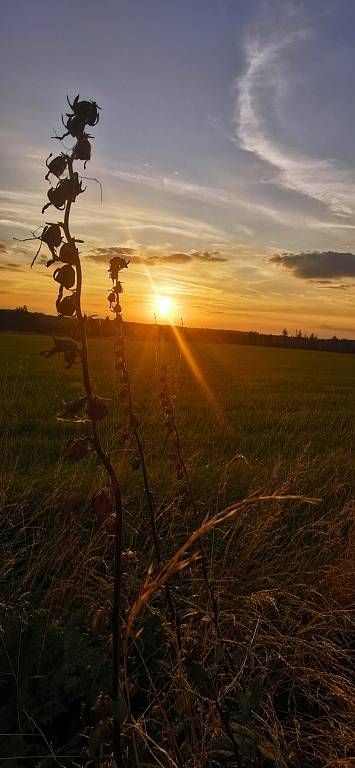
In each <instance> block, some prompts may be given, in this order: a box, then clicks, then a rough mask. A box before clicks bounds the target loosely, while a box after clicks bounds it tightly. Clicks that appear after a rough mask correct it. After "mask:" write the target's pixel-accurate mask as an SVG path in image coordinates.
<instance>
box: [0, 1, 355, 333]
mask: <svg viewBox="0 0 355 768" xmlns="http://www.w3.org/2000/svg"><path fill="white" fill-rule="evenodd" d="M354 31H355V4H354V3H353V2H350V1H349V0H340V1H339V2H337V3H335V2H333V1H332V2H331V1H330V0H323V2H318V0H314V1H309V2H307V3H304V4H303V3H302V2H277V1H274V0H269V2H258V1H255V2H249V3H245V2H238V1H236V0H208V2H206V0H193V2H191V0H190V2H187V0H180V1H179V2H177V1H174V2H173V1H172V0H165V1H164V2H163V1H162V0H149V1H148V0H139V1H138V0H131V1H130V2H128V1H126V0H124V1H123V0H122V1H119V0H116V1H115V2H114V0H103V1H102V2H101V3H97V2H92V0H86V2H84V1H83V0H76V2H70V3H69V2H67V0H64V2H61V3H60V4H59V3H58V4H55V3H49V2H48V1H47V2H42V0H31V1H29V0H27V1H26V2H25V0H11V2H10V0H3V3H2V31H1V45H0V63H1V71H2V73H3V75H4V76H3V78H2V84H1V105H2V109H1V113H2V120H1V133H0V140H1V171H2V173H1V179H2V181H1V191H0V238H1V244H0V256H1V262H0V266H1V273H0V274H1V289H0V290H1V293H0V301H1V304H2V306H14V305H15V304H22V303H27V304H28V305H29V307H30V308H31V309H34V310H39V309H40V310H44V311H53V305H54V299H55V296H54V293H55V291H54V287H53V284H52V283H51V282H50V281H49V280H48V272H47V271H46V269H45V267H43V265H39V266H38V267H37V269H36V272H34V270H32V271H30V270H29V269H28V266H27V265H28V263H29V260H30V251H29V249H28V246H27V245H26V244H24V245H23V246H22V245H20V244H16V243H14V241H13V240H12V237H13V236H17V237H21V236H23V237H25V236H26V233H27V231H28V229H29V228H34V227H37V226H39V224H40V223H41V221H42V217H41V213H40V209H41V207H42V204H43V202H44V200H45V197H46V191H47V187H46V182H45V181H44V178H43V176H44V174H43V161H44V159H45V157H46V156H47V155H48V154H49V152H50V151H51V150H53V149H54V146H53V145H54V144H55V143H54V142H51V140H50V136H51V135H53V132H54V131H56V130H58V131H59V130H60V121H59V120H60V114H61V113H62V112H63V111H65V95H66V93H69V94H70V95H75V94H76V93H77V92H80V94H81V95H82V96H83V97H85V98H93V99H96V100H97V101H98V103H99V104H100V106H101V107H102V112H101V119H100V123H99V124H98V126H96V127H95V129H94V130H93V134H94V135H95V142H93V156H92V161H91V163H90V165H89V166H88V168H87V175H89V176H91V175H92V176H95V177H98V178H99V179H100V180H101V182H102V184H103V189H104V197H103V204H102V205H100V202H99V195H98V188H97V185H95V184H94V183H93V182H88V191H87V193H86V195H85V199H84V197H82V198H79V199H78V201H77V203H76V205H75V213H74V216H73V225H74V230H75V232H76V233H77V235H78V236H82V237H83V238H84V239H85V246H84V247H83V259H84V261H85V263H86V268H85V275H86V277H85V292H86V293H85V295H86V299H87V306H88V311H92V312H98V313H99V314H100V315H103V314H105V313H106V305H105V297H106V291H105V288H106V285H107V281H106V278H105V259H106V254H107V253H108V252H109V251H108V249H109V248H111V249H113V248H119V247H129V248H131V249H132V254H133V258H132V264H131V265H130V268H129V270H128V273H127V276H126V279H125V306H126V314H127V316H128V317H129V318H130V319H139V320H147V321H150V320H151V317H152V312H153V309H154V295H155V294H160V293H163V294H164V295H165V294H167V295H169V296H171V298H172V299H173V301H174V311H175V314H176V316H177V317H180V316H181V315H183V317H184V319H185V322H186V324H198V325H204V326H213V327H230V328H241V329H248V328H255V329H257V330H274V331H279V330H281V329H282V328H283V327H284V326H285V325H286V326H288V327H289V328H290V330H293V329H294V328H296V327H297V328H299V327H301V328H303V329H304V330H305V331H309V332H311V331H314V332H317V333H319V334H320V335H328V334H332V333H337V334H338V335H351V334H354V333H355V320H354V316H353V304H354V296H353V294H354V288H353V285H354V274H355V266H354V264H355V256H354V257H353V256H352V254H353V253H355V217H354V213H355V152H354V150H355V147H354V143H355V139H354V125H355V105H354V87H355V82H354V76H353V73H354V72H355V49H354V45H353V36H354ZM58 145H59V143H58ZM55 148H57V147H56V146H55ZM53 215H54V220H56V216H55V212H54V214H51V218H52V220H53ZM47 218H48V216H47ZM45 219H46V217H45ZM110 252H111V253H112V251H110ZM304 252H306V255H305V254H304ZM349 253H350V254H351V255H350V257H349V256H347V255H346V254H349ZM308 254H309V255H308ZM344 255H345V258H344ZM290 256H292V258H290Z"/></svg>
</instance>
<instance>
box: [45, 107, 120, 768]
mask: <svg viewBox="0 0 355 768" xmlns="http://www.w3.org/2000/svg"><path fill="white" fill-rule="evenodd" d="M68 103H69V106H70V108H71V110H72V112H71V113H69V114H67V116H66V118H67V119H66V120H65V121H63V122H64V125H65V128H66V129H67V130H66V133H65V134H64V135H63V136H62V137H60V138H61V139H62V138H64V137H65V136H69V135H70V136H72V137H73V138H75V139H76V143H75V145H74V147H73V148H72V150H71V151H69V152H62V153H61V154H59V155H58V156H56V157H54V158H53V159H51V158H52V155H49V157H48V158H47V161H46V165H47V168H48V172H47V174H46V177H45V178H46V179H48V180H49V179H50V177H51V176H55V177H56V178H58V179H59V181H58V183H57V185H56V186H55V187H51V188H50V189H49V190H48V193H47V197H48V201H49V202H48V203H46V204H45V205H44V206H43V209H42V213H43V212H44V211H45V210H46V209H47V208H49V207H50V206H51V205H53V206H54V207H55V208H57V210H62V211H64V220H63V221H59V222H49V223H47V224H46V225H45V227H44V228H43V230H42V233H41V235H40V236H39V237H38V238H37V239H39V240H40V245H39V249H38V251H37V253H36V255H35V257H34V259H33V262H32V265H33V263H34V262H35V260H36V258H37V256H38V253H39V251H40V249H41V247H42V245H43V243H44V244H45V245H46V246H47V247H48V249H49V251H50V254H51V258H50V259H49V260H48V262H47V267H50V266H51V265H53V264H55V265H56V269H55V271H54V274H53V278H54V280H55V282H56V283H58V284H59V290H58V297H57V300H56V309H57V313H58V315H60V316H61V317H73V318H75V319H76V323H77V326H78V336H79V338H80V345H81V346H80V348H79V346H78V345H77V343H76V342H75V341H73V340H71V339H58V338H54V345H53V348H52V349H51V350H49V351H48V352H46V353H44V354H45V356H46V357H51V356H52V355H55V354H63V356H64V359H65V362H66V364H67V366H66V367H67V368H70V367H71V365H73V363H74V362H75V360H76V358H79V359H80V361H81V367H82V379H83V386H84V390H85V395H83V396H82V397H79V398H78V399H76V400H73V401H70V402H68V403H65V405H64V411H63V413H61V414H60V416H61V417H63V416H69V417H76V416H78V415H79V414H81V415H82V414H85V417H86V420H87V422H88V423H90V424H91V429H90V432H89V433H88V434H87V435H85V436H82V437H80V438H77V439H75V440H73V441H71V442H70V443H69V445H68V446H67V447H66V449H65V452H64V457H65V458H66V459H69V460H71V461H80V460H81V459H83V458H84V457H85V456H86V455H87V454H88V453H89V452H92V451H94V452H95V453H96V455H97V457H98V459H99V461H100V462H101V464H102V466H103V468H104V469H105V470H106V473H107V476H108V481H109V490H108V489H106V488H103V489H101V490H99V491H97V492H96V493H95V494H94V495H93V498H92V504H93V507H94V508H95V509H96V510H97V509H98V508H99V510H102V508H103V506H104V507H105V512H106V513H107V512H108V509H109V508H111V509H113V510H114V514H115V531H114V540H115V546H114V549H115V551H114V594H113V607H112V693H111V698H110V697H108V698H109V700H110V701H112V699H113V705H114V706H111V705H110V706H109V707H106V708H105V707H102V706H101V709H100V712H101V714H102V717H100V718H99V720H98V722H99V725H98V726H97V729H101V731H102V735H103V739H107V738H108V737H110V733H111V731H112V726H111V723H112V720H113V733H112V739H113V747H114V756H115V760H116V763H117V765H118V766H119V768H121V766H123V765H124V760H123V751H122V744H121V730H122V729H121V722H120V720H121V717H120V714H119V709H120V708H119V706H118V702H119V699H120V693H119V691H120V676H121V625H122V608H121V604H122V595H121V591H122V589H121V586H122V584H121V574H122V568H121V563H122V522H123V521H122V497H121V491H120V485H119V480H118V476H117V473H116V470H115V468H114V466H113V464H112V462H111V459H110V456H109V454H108V453H107V451H106V450H105V448H104V447H103V445H102V441H101V436H100V422H101V421H103V420H104V419H105V418H106V416H107V414H108V408H107V405H106V403H105V401H104V400H103V399H102V398H101V397H100V396H99V395H97V394H96V393H95V392H94V390H93V386H92V382H91V378H90V372H89V360H88V347H87V339H86V325H87V316H86V315H85V313H84V312H83V310H82V266H81V260H80V253H79V250H78V247H77V244H78V243H82V242H83V241H82V240H78V239H77V238H76V237H74V236H73V235H72V234H71V231H70V213H71V208H72V205H73V203H74V202H75V200H76V198H77V197H78V196H79V195H81V194H82V193H83V192H85V188H83V186H82V182H81V180H80V176H79V173H78V172H77V171H75V170H74V162H75V161H77V160H81V161H84V163H85V164H86V163H87V161H88V160H90V157H91V145H90V141H89V139H91V138H93V137H92V136H90V135H89V134H87V133H86V131H85V129H86V127H87V126H94V125H96V124H97V122H98V120H99V112H98V110H99V107H98V106H97V104H96V102H94V101H80V99H79V95H78V96H76V97H75V99H74V101H73V103H72V104H71V103H70V101H69V99H68ZM55 138H59V137H55ZM33 234H34V233H33ZM34 237H36V235H35V234H34ZM32 265H31V266H32ZM57 265H61V266H57ZM84 420H85V419H84ZM105 701H106V699H105ZM101 704H102V702H101ZM104 710H105V711H104ZM95 738H96V741H97V743H98V744H99V743H100V738H101V737H100V732H99V730H97V732H96V737H95V731H94V734H93V736H92V743H94V742H95ZM110 738H111V737H110Z"/></svg>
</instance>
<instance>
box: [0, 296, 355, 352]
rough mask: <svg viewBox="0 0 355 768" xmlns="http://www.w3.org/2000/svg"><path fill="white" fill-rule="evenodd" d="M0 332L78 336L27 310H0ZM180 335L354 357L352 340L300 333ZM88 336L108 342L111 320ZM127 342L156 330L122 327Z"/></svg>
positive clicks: (72, 328) (62, 323)
mask: <svg viewBox="0 0 355 768" xmlns="http://www.w3.org/2000/svg"><path fill="white" fill-rule="evenodd" d="M0 331H14V332H18V333H23V332H26V333H44V334H57V335H63V334H68V335H70V336H71V337H72V338H75V337H77V336H78V331H77V328H76V324H75V320H73V318H70V317H58V316H53V315H45V314H43V313H41V312H29V311H28V309H27V307H18V308H17V309H0ZM158 332H159V334H160V337H161V338H162V339H165V340H169V339H170V340H171V339H172V338H173V336H174V331H173V330H172V328H171V326H170V325H165V326H164V325H161V324H160V325H159V328H158ZM183 332H184V334H185V336H186V337H187V338H188V339H189V340H190V341H207V342H210V343H216V344H239V345H240V344H242V345H246V346H257V347H285V348H287V349H314V350H320V351H323V352H342V353H354V352H355V341H354V340H353V339H339V338H338V337H337V336H332V338H330V339H323V338H318V336H316V335H315V334H314V333H311V334H309V335H307V334H304V333H302V331H300V330H299V331H295V332H294V334H293V333H291V332H289V331H288V330H287V328H284V329H283V332H282V333H281V334H273V333H258V332H257V331H231V330H216V329H214V328H186V327H185V328H184V329H183ZM87 334H88V336H91V337H93V338H109V337H112V336H113V320H110V318H109V317H106V318H105V319H100V318H90V319H89V320H88V323H87ZM125 334H126V335H127V338H130V339H135V340H137V341H144V340H146V341H154V340H155V339H156V334H157V329H156V326H155V325H151V324H147V323H129V322H126V323H125Z"/></svg>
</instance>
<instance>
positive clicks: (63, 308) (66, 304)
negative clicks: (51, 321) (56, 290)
mask: <svg viewBox="0 0 355 768" xmlns="http://www.w3.org/2000/svg"><path fill="white" fill-rule="evenodd" d="M55 305H56V308H57V312H58V315H60V316H61V317H73V316H74V315H75V312H76V310H77V300H76V294H75V293H72V295H71V296H65V297H64V299H62V298H60V297H59V296H58V298H57V301H56V303H55Z"/></svg>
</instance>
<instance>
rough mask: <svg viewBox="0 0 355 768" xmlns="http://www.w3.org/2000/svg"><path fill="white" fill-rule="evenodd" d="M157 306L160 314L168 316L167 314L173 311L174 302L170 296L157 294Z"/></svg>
mask: <svg viewBox="0 0 355 768" xmlns="http://www.w3.org/2000/svg"><path fill="white" fill-rule="evenodd" d="M155 306H156V310H157V313H158V314H159V315H163V316H164V317H167V315H170V313H171V310H172V308H173V302H172V300H171V299H170V298H169V296H157V297H156V300H155Z"/></svg>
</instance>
